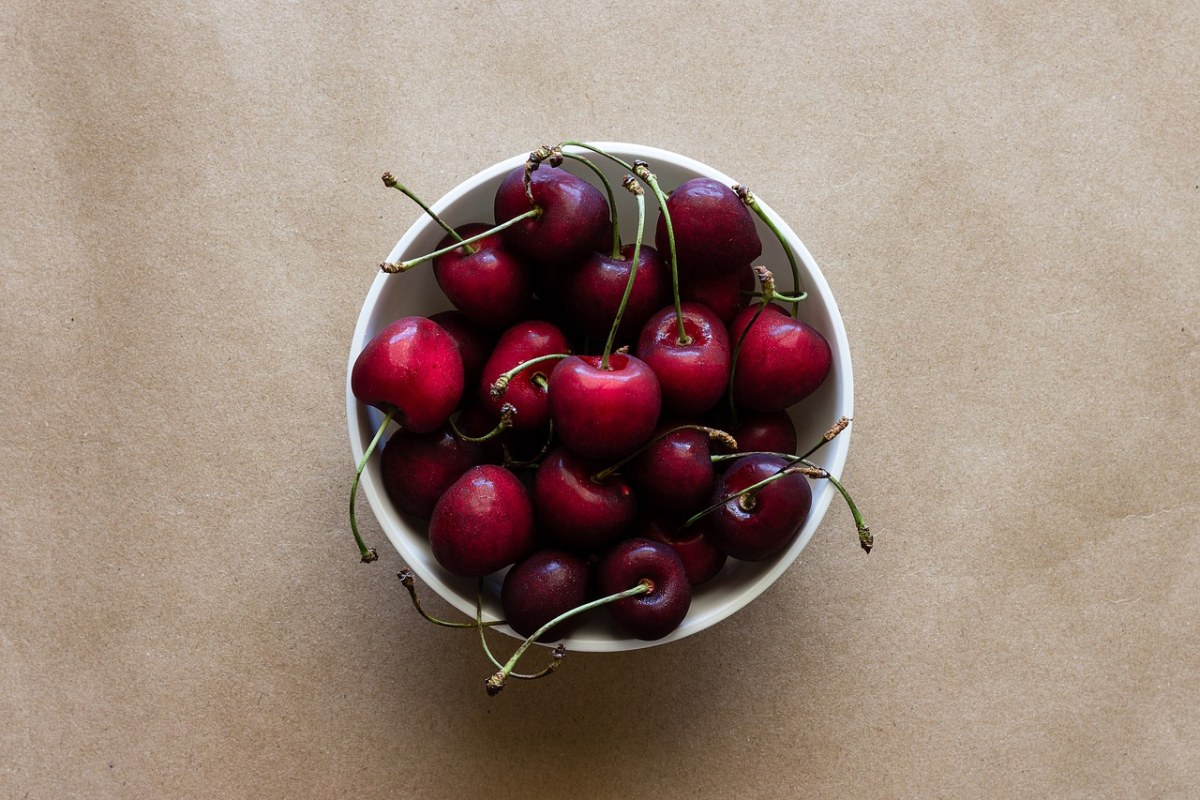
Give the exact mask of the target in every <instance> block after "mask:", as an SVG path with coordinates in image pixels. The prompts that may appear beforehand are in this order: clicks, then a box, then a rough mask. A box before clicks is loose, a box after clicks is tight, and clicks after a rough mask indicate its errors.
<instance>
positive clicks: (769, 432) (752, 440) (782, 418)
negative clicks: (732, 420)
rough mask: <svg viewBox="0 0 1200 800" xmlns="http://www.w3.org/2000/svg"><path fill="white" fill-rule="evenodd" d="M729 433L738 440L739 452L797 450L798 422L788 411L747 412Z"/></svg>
mask: <svg viewBox="0 0 1200 800" xmlns="http://www.w3.org/2000/svg"><path fill="white" fill-rule="evenodd" d="M729 433H730V434H731V435H732V436H733V438H734V439H736V440H737V443H738V449H737V452H739V453H755V452H766V453H787V454H789V455H791V454H793V453H795V452H796V444H797V442H796V424H795V423H794V422H792V418H791V416H790V415H789V414H788V413H787V412H786V411H766V412H762V413H759V414H754V413H751V414H746V415H744V416H742V418H741V421H740V422H739V423H738V424H737V425H735V426H734V427H733V428H731V429H730V431H729Z"/></svg>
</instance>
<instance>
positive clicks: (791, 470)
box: [679, 453, 829, 531]
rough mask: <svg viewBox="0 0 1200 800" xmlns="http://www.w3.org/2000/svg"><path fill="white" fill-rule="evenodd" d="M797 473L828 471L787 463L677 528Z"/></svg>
mask: <svg viewBox="0 0 1200 800" xmlns="http://www.w3.org/2000/svg"><path fill="white" fill-rule="evenodd" d="M772 455H776V454H774V453H773V454H772ZM786 457H787V456H784V458H786ZM821 473H824V474H821ZM797 474H799V475H807V476H808V477H810V478H824V477H826V476H828V474H829V473H828V472H825V470H823V469H821V468H820V467H818V466H815V465H812V464H807V463H804V464H789V465H788V466H786V467H783V468H781V469H780V470H779V471H778V472H776V473H775V474H773V475H768V476H767V477H765V478H763V479H762V480H761V481H758V482H757V483H752V484H750V485H749V486H747V487H746V488H745V489H742V490H741V491H740V492H734V493H733V494H731V495H729V496H728V497H723V498H721V499H720V500H718V501H717V502H715V503H713V504H712V505H711V506H709V507H708V508H706V509H704V510H703V511H697V512H696V513H695V514H693V515H692V516H690V517H688V519H687V522H685V523H683V524H682V525H680V526H679V530H681V531H682V530H686V529H688V528H690V527H691V526H692V525H694V524H696V523H697V522H699V521H700V519H701V518H702V517H705V516H707V515H708V514H711V513H712V512H714V511H716V510H717V509H718V508H720V507H721V506H723V505H725V504H726V503H731V502H733V501H734V500H739V501H740V500H742V499H743V498H746V497H750V496H751V495H752V494H753V493H755V492H757V491H758V490H759V489H761V488H763V487H764V486H766V485H767V484H769V483H774V482H775V481H777V480H779V479H780V478H782V477H784V476H786V475H797ZM743 508H744V510H746V511H749V510H750V509H749V508H746V504H744V505H743Z"/></svg>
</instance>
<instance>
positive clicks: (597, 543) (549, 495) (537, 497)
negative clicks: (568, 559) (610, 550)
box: [533, 448, 637, 550]
mask: <svg viewBox="0 0 1200 800" xmlns="http://www.w3.org/2000/svg"><path fill="white" fill-rule="evenodd" d="M602 468H603V467H602V466H601V465H597V464H595V463H593V462H590V461H585V460H583V459H581V458H580V457H579V456H576V455H574V454H572V453H571V452H570V451H568V450H566V449H565V448H559V449H557V450H554V451H552V452H551V453H550V454H549V455H547V456H546V458H545V460H543V461H542V463H541V465H540V466H539V467H538V470H537V474H536V475H535V476H534V479H533V508H534V515H535V517H536V519H537V521H538V524H539V526H540V529H541V531H542V532H543V533H544V534H545V535H546V536H547V537H548V538H549V539H550V540H551V541H553V542H554V543H556V544H557V545H559V546H562V547H570V548H572V549H575V550H594V549H597V548H600V547H604V546H606V545H608V544H611V543H612V542H614V541H616V540H617V539H619V538H621V537H622V536H625V535H627V534H628V532H629V528H630V526H631V525H633V521H634V519H635V518H636V516H637V500H636V499H635V498H634V495H633V490H632V489H630V488H629V484H628V483H627V482H626V481H625V479H624V478H622V477H621V476H619V475H610V476H609V477H608V478H606V479H605V480H604V481H603V482H599V483H598V482H596V481H593V480H592V476H593V475H595V474H596V473H597V472H599V471H600V470H601V469H602Z"/></svg>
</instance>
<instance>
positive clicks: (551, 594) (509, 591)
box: [500, 550, 590, 640]
mask: <svg viewBox="0 0 1200 800" xmlns="http://www.w3.org/2000/svg"><path fill="white" fill-rule="evenodd" d="M589 573H590V571H589V569H588V563H587V561H586V560H584V559H583V558H582V557H581V556H578V555H575V554H574V553H570V552H567V551H565V550H538V551H537V552H535V553H534V554H533V555H531V556H529V557H528V558H526V559H524V560H523V561H520V562H518V563H517V564H515V565H514V566H513V568H512V569H510V570H509V571H508V573H507V574H506V575H505V576H504V585H503V586H502V587H501V590H500V604H501V606H502V607H503V608H504V619H505V620H506V621H507V622H508V625H509V627H510V628H512V629H513V630H514V631H516V632H517V633H519V634H521V635H522V636H532V635H533V633H534V632H535V631H537V629H538V628H540V627H542V626H543V625H545V624H546V623H547V622H549V621H550V620H552V619H554V618H555V617H557V616H558V615H559V614H562V613H564V612H566V611H570V610H571V609H572V608H575V607H577V606H581V605H583V604H584V603H585V602H586V601H587V590H588V582H589ZM576 619H577V618H576ZM574 622H575V619H572V620H569V621H567V622H564V623H562V624H559V625H555V626H554V627H553V628H551V629H550V630H548V631H547V632H546V633H545V634H543V636H542V637H541V638H542V639H543V640H548V639H558V638H561V637H563V636H565V635H566V634H567V633H568V632H569V629H570V628H571V627H573V624H572V623H574Z"/></svg>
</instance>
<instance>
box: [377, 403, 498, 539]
mask: <svg viewBox="0 0 1200 800" xmlns="http://www.w3.org/2000/svg"><path fill="white" fill-rule="evenodd" d="M483 460H484V453H483V449H482V448H481V447H480V446H479V445H478V444H475V443H474V442H467V441H463V440H462V439H460V438H458V437H457V436H455V435H454V433H453V432H452V431H451V430H450V428H449V426H443V427H441V428H439V429H438V430H436V431H434V432H432V433H411V432H409V431H405V430H400V431H397V432H396V433H394V434H392V437H391V438H390V439H388V441H387V444H386V445H385V446H384V448H383V454H382V455H381V456H380V459H379V473H380V477H381V478H382V479H383V487H384V489H385V490H386V491H387V494H388V497H389V498H391V501H392V502H393V503H395V505H396V508H398V509H400V511H401V512H403V513H405V514H410V515H412V516H414V517H418V518H420V519H429V516H430V515H431V514H432V513H433V507H434V505H435V504H436V503H437V501H438V498H440V497H441V496H442V495H443V494H445V492H446V490H447V489H449V488H450V486H451V485H453V484H454V482H455V481H456V480H458V479H459V478H460V477H462V475H463V473H464V472H466V471H467V470H468V469H470V468H471V467H474V466H476V465H477V464H481V463H483Z"/></svg>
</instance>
